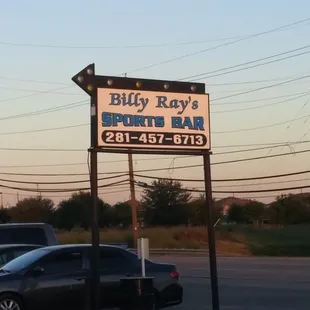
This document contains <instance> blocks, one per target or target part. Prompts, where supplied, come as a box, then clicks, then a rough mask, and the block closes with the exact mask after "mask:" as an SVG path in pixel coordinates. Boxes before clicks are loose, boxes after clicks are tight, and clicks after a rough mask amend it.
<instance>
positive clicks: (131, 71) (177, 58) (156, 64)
mask: <svg viewBox="0 0 310 310" xmlns="http://www.w3.org/2000/svg"><path fill="white" fill-rule="evenodd" d="M309 20H310V18H306V19H303V20H300V21H297V22H294V23H290V24H286V25H283V26H280V27H276V28H272V29H269V30H267V31H262V32H258V33H254V34H252V35H249V36H246V37H242V38H240V39H236V40H234V41H231V42H227V43H224V44H220V45H216V46H213V47H210V48H206V49H202V50H199V51H196V52H194V53H189V54H185V55H182V56H179V57H174V58H171V59H168V60H165V61H161V62H158V63H155V64H152V65H147V66H143V67H140V68H137V69H133V70H126V73H133V72H137V71H141V70H145V69H150V68H153V67H157V66H161V65H164V64H168V63H171V62H174V61H176V60H181V59H184V58H188V57H192V56H196V55H198V54H201V53H205V52H209V51H213V50H216V49H218V48H221V47H224V46H229V45H232V44H235V43H239V42H242V41H246V40H249V39H251V38H254V37H259V36H261V35H265V34H269V33H272V32H276V31H279V30H282V29H285V28H289V27H291V26H295V25H297V24H301V23H305V22H308V21H309Z"/></svg>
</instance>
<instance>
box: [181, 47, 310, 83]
mask: <svg viewBox="0 0 310 310" xmlns="http://www.w3.org/2000/svg"><path fill="white" fill-rule="evenodd" d="M309 47H310V45H305V46H302V47H299V48H296V49H293V50H289V51H286V52H282V53H279V54H273V55H271V56H268V57H263V58H258V59H255V60H251V61H247V62H243V63H240V64H237V65H233V66H229V67H225V68H221V69H217V70H213V71H209V72H204V73H200V74H196V75H192V76H188V77H185V78H182V79H179V81H183V80H189V79H192V78H195V77H197V78H195V79H192V80H191V81H200V80H203V79H209V78H213V77H217V76H222V75H226V74H229V73H235V72H239V71H243V70H249V69H251V68H256V67H260V66H265V65H268V64H271V63H275V62H279V61H282V60H286V59H290V58H295V57H298V56H303V55H306V54H309V53H310V51H306V52H302V53H299V54H295V55H291V56H287V57H283V58H279V59H275V60H271V61H267V62H264V63H261V64H256V65H253V66H248V67H245V68H240V69H237V70H231V71H227V72H222V73H217V72H221V71H225V70H228V69H233V68H238V67H242V66H245V65H248V64H252V63H255V62H260V61H263V60H267V59H271V58H274V57H278V56H282V55H287V54H290V53H293V52H296V51H300V50H304V49H308V48H309ZM211 73H217V74H212V75H210V74H211ZM206 75H207V76H206ZM209 75H210V76H209Z"/></svg>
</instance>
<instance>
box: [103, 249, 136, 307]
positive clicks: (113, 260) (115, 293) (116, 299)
mask: <svg viewBox="0 0 310 310" xmlns="http://www.w3.org/2000/svg"><path fill="white" fill-rule="evenodd" d="M132 273H133V266H132V263H131V261H130V259H128V257H126V256H125V255H124V254H123V253H122V250H120V249H117V248H108V247H107V248H101V249H100V282H101V296H100V300H101V306H102V307H103V308H109V307H111V308H112V307H117V306H119V303H120V278H123V277H125V276H130V275H131V274H132Z"/></svg>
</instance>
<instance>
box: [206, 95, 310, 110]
mask: <svg viewBox="0 0 310 310" xmlns="http://www.w3.org/2000/svg"><path fill="white" fill-rule="evenodd" d="M309 94H310V92H307V93H306V94H304V95H299V96H296V97H294V98H290V99H285V100H281V101H277V102H273V103H267V104H263V105H260V106H254V107H249V108H241V109H233V110H222V111H212V112H210V113H211V114H217V113H221V114H223V113H232V112H239V111H250V110H257V109H261V108H267V107H271V106H275V105H278V104H281V103H286V102H290V101H293V100H296V99H300V98H303V97H306V96H309Z"/></svg>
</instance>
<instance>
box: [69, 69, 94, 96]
mask: <svg viewBox="0 0 310 310" xmlns="http://www.w3.org/2000/svg"><path fill="white" fill-rule="evenodd" d="M94 77H95V64H90V65H88V66H87V67H85V68H84V69H83V70H82V71H80V72H79V73H78V74H76V75H75V76H74V77H73V78H72V81H73V82H74V83H75V84H77V85H78V86H79V87H80V88H82V89H83V90H84V91H85V92H86V93H87V94H88V95H89V96H93V95H94V93H95V92H94V91H95V89H96V85H95V79H94Z"/></svg>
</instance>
